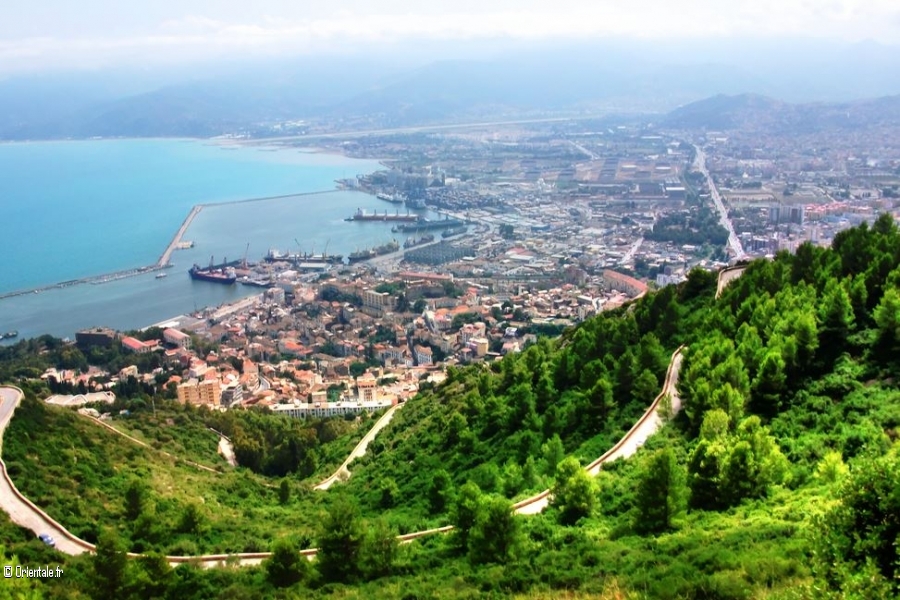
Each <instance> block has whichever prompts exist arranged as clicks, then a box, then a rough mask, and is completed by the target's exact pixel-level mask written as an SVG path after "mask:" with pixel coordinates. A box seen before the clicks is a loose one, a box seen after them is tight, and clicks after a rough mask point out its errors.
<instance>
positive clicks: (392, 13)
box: [0, 0, 900, 68]
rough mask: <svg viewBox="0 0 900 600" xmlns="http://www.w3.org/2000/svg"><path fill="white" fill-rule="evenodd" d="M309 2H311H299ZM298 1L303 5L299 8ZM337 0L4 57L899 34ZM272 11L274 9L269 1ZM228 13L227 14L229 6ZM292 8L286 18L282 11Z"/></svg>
mask: <svg viewBox="0 0 900 600" xmlns="http://www.w3.org/2000/svg"><path fill="white" fill-rule="evenodd" d="M302 4H306V3H302ZM302 4H301V5H302ZM372 4H373V3H371V2H367V3H362V2H347V1H343V2H342V1H340V0H338V1H337V2H336V3H335V6H334V7H333V8H331V9H330V10H323V9H322V8H321V6H322V5H319V6H318V7H317V8H316V11H317V12H309V10H307V12H306V13H305V14H294V13H297V10H298V9H297V8H296V6H297V5H294V8H293V9H291V10H288V9H286V7H281V8H282V14H281V15H276V14H274V13H275V12H276V11H274V10H266V9H265V8H263V9H261V10H262V12H260V13H259V14H255V15H253V16H252V18H247V17H246V15H235V14H231V15H230V16H220V15H216V16H208V15H206V14H202V13H194V12H191V13H189V14H183V15H180V16H179V15H175V16H169V17H168V18H163V19H160V20H158V21H157V22H156V24H155V25H153V24H148V25H147V27H146V30H144V31H141V32H139V33H137V34H134V35H128V36H121V37H117V36H115V35H107V34H104V33H100V32H96V31H95V32H94V33H93V35H85V36H77V37H73V36H65V35H60V36H55V37H54V36H53V35H40V36H33V37H25V38H21V39H16V38H7V39H0V64H4V63H5V64H7V66H9V61H14V64H15V65H16V66H18V67H19V68H30V67H34V66H35V65H38V64H43V65H45V66H46V65H60V66H73V65H77V64H79V63H80V64H91V65H98V64H103V63H109V62H115V61H123V60H148V61H151V60H153V61H164V60H185V59H190V58H207V57H215V56H222V55H227V54H230V53H244V54H245V53H251V54H253V53H258V54H303V53H312V52H328V51H339V50H341V49H346V48H348V47H359V46H364V45H366V44H379V43H387V42H392V41H416V40H444V41H446V40H477V39H519V40H540V39H554V38H567V39H571V38H576V39H577V38H597V37H604V36H627V37H635V38H642V39H658V38H666V39H673V38H675V39H678V38H692V37H704V38H708V37H723V38H724V37H727V36H736V35H742V36H748V35H749V36H776V35H812V36H818V37H825V38H835V39H839V40H862V39H874V40H879V41H882V42H887V43H894V41H895V40H897V39H900V23H898V15H897V9H896V4H895V0H867V1H861V0H825V1H822V0H755V1H753V2H727V3H726V2H721V1H719V0H717V1H712V0H692V1H690V2H687V1H681V2H678V1H673V0H628V1H627V2H622V1H620V0H594V1H593V2H584V1H576V0H556V1H554V2H553V3H552V4H551V3H548V2H537V1H529V0H521V2H519V3H510V2H498V3H492V7H491V8H482V7H481V6H483V4H484V3H480V2H472V1H469V0H459V1H457V2H453V3H450V2H444V1H437V2H428V3H422V4H423V6H420V7H417V8H416V9H415V10H409V9H408V8H404V7H403V6H402V5H405V4H407V3H405V2H404V3H397V2H391V1H389V0H388V1H382V2H379V3H377V6H378V7H379V8H380V10H379V8H375V9H373V8H371V6H372ZM270 8H271V7H270ZM225 12H227V11H225ZM284 13H287V16H284Z"/></svg>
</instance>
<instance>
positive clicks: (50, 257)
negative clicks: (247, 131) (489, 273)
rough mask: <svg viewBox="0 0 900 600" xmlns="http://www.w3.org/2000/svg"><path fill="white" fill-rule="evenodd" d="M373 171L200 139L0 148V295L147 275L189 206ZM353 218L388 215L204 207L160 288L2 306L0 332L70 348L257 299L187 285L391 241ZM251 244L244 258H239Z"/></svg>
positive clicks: (363, 201)
mask: <svg viewBox="0 0 900 600" xmlns="http://www.w3.org/2000/svg"><path fill="white" fill-rule="evenodd" d="M379 168H382V167H381V166H380V165H379V164H378V163H377V162H376V161H366V160H354V159H348V158H345V157H341V156H334V155H329V154H323V153H314V152H310V151H305V150H298V149H272V148H261V147H254V146H233V145H231V146H224V145H217V144H214V143H212V142H210V141H198V140H96V141H65V142H40V143H15V144H0V228H2V230H0V231H2V233H0V236H2V238H0V239H2V246H0V251H2V255H0V256H2V263H0V294H2V293H3V292H9V291H13V290H20V289H28V288H35V287H40V286H44V285H49V284H53V283H57V282H60V281H67V280H71V279H76V278H80V277H86V276H92V275H99V274H103V273H107V272H111V271H117V270H121V269H128V268H134V267H140V266H144V265H149V264H153V263H155V262H156V260H157V259H158V258H159V256H160V254H161V253H162V252H163V250H164V249H165V247H166V245H167V244H168V243H169V241H170V240H171V238H172V236H173V235H174V233H175V232H176V231H177V229H178V227H179V226H180V225H181V223H182V221H183V220H184V218H185V217H186V216H187V214H188V212H189V211H190V208H191V207H192V206H193V205H195V204H199V203H212V202H226V201H234V200H244V199H249V198H259V197H268V196H281V195H288V194H301V193H308V192H318V191H328V190H334V189H335V180H336V179H339V178H351V177H354V176H355V175H357V174H360V173H371V172H373V171H375V170H378V169H379ZM357 208H363V209H365V210H368V211H371V210H374V209H378V210H385V209H386V208H387V209H391V210H393V208H394V207H392V206H391V205H388V204H387V203H385V202H383V201H380V200H377V199H376V198H375V197H373V196H370V195H368V194H363V193H359V192H351V191H339V192H333V191H332V192H331V193H325V194H314V195H305V196H296V197H291V198H280V199H274V200H266V201H262V202H251V203H237V204H229V205H223V206H210V207H207V208H205V209H204V210H203V211H202V212H201V213H200V214H199V215H198V216H197V217H196V218H195V219H194V221H193V223H192V225H191V226H190V228H189V229H188V231H187V232H186V234H185V236H184V239H185V240H191V241H193V242H194V243H195V246H194V248H193V249H190V250H180V251H176V252H174V253H173V255H172V259H171V261H172V263H173V268H171V269H168V270H167V273H168V277H166V278H165V279H155V277H154V275H153V274H148V275H141V276H138V277H132V278H128V279H123V280H119V281H112V282H108V283H103V284H99V285H90V284H87V285H78V286H72V287H66V288H61V289H52V290H47V291H43V292H41V293H39V294H26V295H24V296H17V297H13V298H7V299H3V300H0V332H3V331H10V330H18V331H19V334H20V337H31V336H35V335H40V334H43V333H50V334H53V335H58V336H72V335H73V334H74V332H75V331H77V330H78V329H81V328H84V327H91V326H95V325H107V326H111V327H115V328H119V329H130V328H138V327H144V326H147V325H150V324H152V323H155V322H159V321H162V320H165V319H168V318H170V317H173V316H177V315H179V314H185V313H187V312H191V311H193V310H195V309H197V308H202V307H204V306H211V305H218V304H221V303H223V302H228V301H233V300H236V299H238V298H240V297H242V296H246V295H249V294H252V293H258V292H259V290H254V289H252V288H247V287H242V286H240V285H235V286H221V285H217V284H210V283H205V282H194V281H192V280H191V279H190V278H189V277H188V275H187V269H188V268H190V266H191V264H193V263H195V262H197V263H200V264H206V263H208V262H209V260H210V257H211V256H215V259H216V262H219V261H220V260H222V259H224V258H226V257H227V258H228V259H229V260H234V259H238V258H242V257H243V256H244V254H245V252H246V253H247V255H248V259H249V260H251V261H254V260H259V259H261V258H262V256H263V255H264V254H265V253H266V251H267V250H268V249H269V248H270V247H276V248H280V249H282V250H298V249H300V250H303V251H314V252H317V253H318V252H322V251H323V250H324V249H325V247H326V244H327V247H328V252H329V253H330V254H331V253H342V254H345V255H346V254H348V253H349V252H352V251H353V250H355V249H357V248H364V247H368V246H372V245H375V244H381V243H384V242H386V241H388V240H390V239H391V238H392V237H394V236H393V235H392V234H391V232H390V225H389V224H384V223H348V222H345V221H344V218H346V217H348V216H350V215H351V214H353V213H354V212H355V211H356V209H357ZM248 244H249V250H248Z"/></svg>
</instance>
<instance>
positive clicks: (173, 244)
mask: <svg viewBox="0 0 900 600" xmlns="http://www.w3.org/2000/svg"><path fill="white" fill-rule="evenodd" d="M340 191H342V190H325V191H320V192H300V193H297V194H283V195H281V196H264V197H260V198H245V199H243V200H232V201H225V202H207V203H203V204H195V205H194V206H193V207H191V210H190V212H189V213H188V215H187V217H185V219H184V221H182V223H181V227H179V228H178V231H176V232H175V235H174V236H173V237H172V240H171V241H170V242H169V245H168V246H166V249H165V251H163V253H162V254H161V255H160V257H159V259H158V260H157V261H156V262H155V263H154V264H152V265H147V266H144V267H136V268H132V269H122V270H120V271H113V272H111V273H104V274H102V275H91V276H89V277H80V278H78V279H69V280H67V281H60V282H58V283H51V284H48V285H43V286H40V287H34V288H29V289H25V290H13V291H11V292H5V293H0V300H6V299H7V298H15V297H16V296H25V295H26V294H39V293H41V292H47V291H50V290H55V289H62V288H67V287H71V286H74V285H81V284H84V283H92V284H100V283H108V282H110V281H118V280H120V279H126V278H128V277H135V276H137V275H144V274H146V273H153V272H156V271H161V270H163V269H166V268H168V267H170V266H171V264H170V262H169V260H170V259H171V257H172V252H174V251H175V250H180V249H184V248H186V247H187V244H188V243H189V242H182V238H183V237H184V234H185V232H187V230H188V227H190V225H191V223H192V222H193V221H194V219H195V218H196V217H197V215H199V214H200V212H201V211H202V210H203V209H204V208H207V207H211V206H226V205H229V204H245V203H248V202H263V201H265V200H279V199H282V198H294V197H299V196H315V195H319V194H333V193H336V192H340ZM191 245H193V244H192V243H191Z"/></svg>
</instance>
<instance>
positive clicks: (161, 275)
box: [156, 273, 167, 279]
mask: <svg viewBox="0 0 900 600" xmlns="http://www.w3.org/2000/svg"><path fill="white" fill-rule="evenodd" d="M166 275H167V273H157V274H156V278H157V279H163V278H164V277H165V276H166Z"/></svg>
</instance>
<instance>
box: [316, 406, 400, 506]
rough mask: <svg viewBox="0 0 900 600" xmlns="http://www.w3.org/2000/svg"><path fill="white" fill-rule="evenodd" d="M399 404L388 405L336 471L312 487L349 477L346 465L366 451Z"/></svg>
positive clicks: (323, 488)
mask: <svg viewBox="0 0 900 600" xmlns="http://www.w3.org/2000/svg"><path fill="white" fill-rule="evenodd" d="M401 406H402V404H395V405H394V406H392V407H390V408H389V409H388V410H387V412H386V413H384V414H383V415H381V418H380V419H378V421H376V422H375V425H373V426H372V429H370V430H369V432H368V433H367V434H366V435H365V436H363V439H361V440H359V443H358V444H356V447H355V448H353V451H352V452H350V455H349V456H348V457H347V459H346V460H345V461H344V462H343V463H341V466H340V467H338V468H337V471H335V472H334V473H333V474H332V475H331V476H330V477H328V478H326V479H325V480H324V481H322V483H320V484H318V485H317V486H315V487H314V488H313V489H314V490H327V489H328V488H330V487H331V486H332V485H334V484H335V483H336V482H338V481H343V480H345V479H349V478H350V469H348V468H347V467H348V466H349V465H350V463H351V462H353V461H354V460H356V459H357V458H360V457H361V456H362V455H363V454H365V453H366V448H368V447H369V443H370V442H371V441H372V440H374V439H375V436H376V435H378V432H379V431H381V430H382V429H384V427H385V425H387V424H388V423H390V422H391V419H393V418H394V413H396V412H397V411H398V410H399V409H400V407H401Z"/></svg>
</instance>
